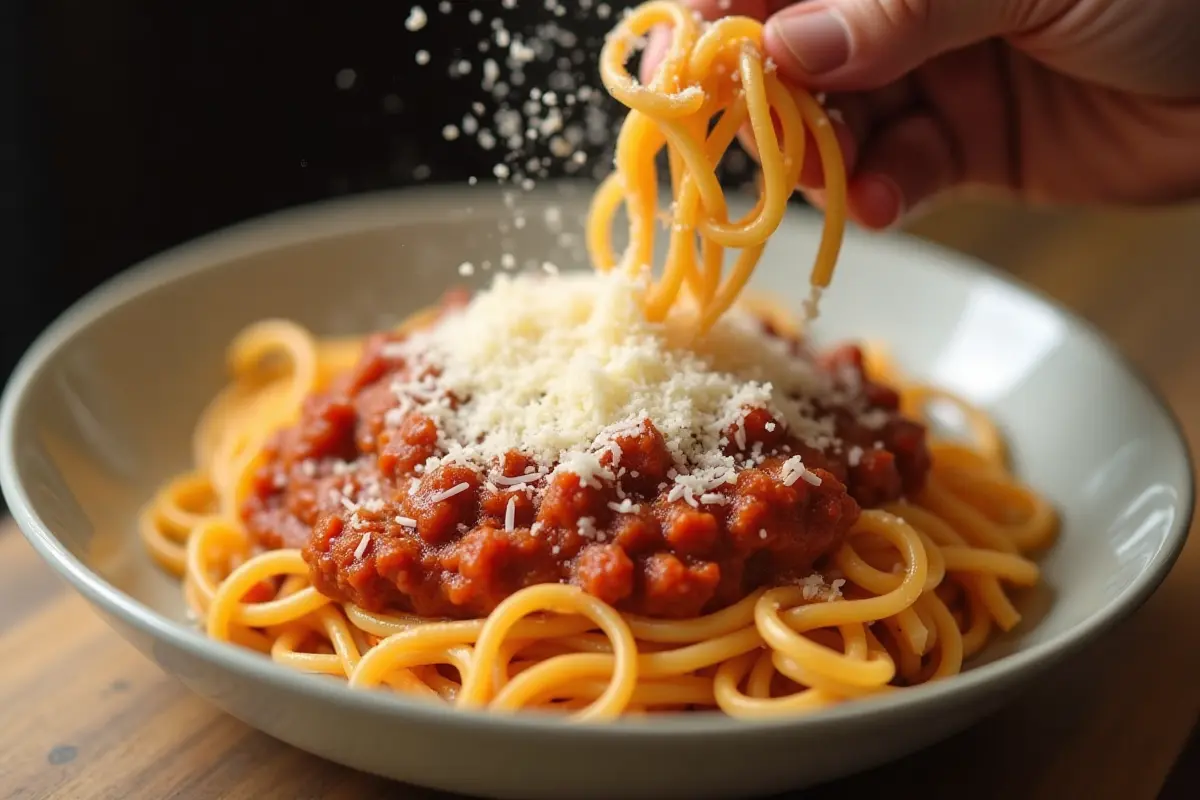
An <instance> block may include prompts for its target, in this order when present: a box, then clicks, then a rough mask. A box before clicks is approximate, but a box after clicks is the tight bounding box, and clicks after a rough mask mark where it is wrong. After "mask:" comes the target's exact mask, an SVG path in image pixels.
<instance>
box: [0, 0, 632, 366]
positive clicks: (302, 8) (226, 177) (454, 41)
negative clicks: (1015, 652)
mask: <svg viewBox="0 0 1200 800" xmlns="http://www.w3.org/2000/svg"><path fill="white" fill-rule="evenodd" d="M629 4H630V3H621V2H614V3H612V6H613V7H614V8H615V9H619V8H621V7H623V6H627V5H629ZM412 5H414V4H413V3H411V2H396V1H395V0H393V2H376V1H375V0H359V1H358V2H353V3H348V4H336V5H335V4H333V3H328V2H305V1H302V0H289V1H285V0H253V2H220V1H219V0H214V1H213V2H203V3H195V2H162V0H104V1H103V2H91V1H90V0H42V1H41V2H36V3H35V2H31V1H30V0H0V248H2V252H3V265H4V266H3V270H4V278H5V281H4V284H3V287H2V288H0V381H2V380H4V379H6V378H7V376H8V374H9V372H10V370H11V368H12V366H13V365H14V364H15V362H16V360H17V359H18V358H19V356H20V354H21V353H22V352H23V351H24V349H25V348H26V347H27V346H28V344H29V342H30V341H31V340H32V339H33V337H34V336H36V334H37V333H38V332H39V331H40V330H41V329H42V328H43V327H44V326H45V325H46V324H47V323H48V322H49V321H50V320H52V319H53V318H54V317H55V316H56V315H57V314H58V313H60V312H61V311H62V310H64V309H65V308H66V306H67V305H69V304H70V303H71V302H73V301H74V300H75V299H77V298H78V297H79V296H81V295H82V294H83V293H85V292H86V291H87V290H89V289H91V288H93V287H94V286H95V285H96V284H98V283H100V282H101V281H103V280H104V279H106V278H108V277H110V276H111V275H113V274H115V273H116V272H118V271H120V270H122V269H123V268H125V267H127V266H130V265H132V264H133V263H136V262H137V261H139V260H140V259H143V258H145V257H147V256H149V255H151V254H153V253H155V252H158V251H161V250H163V249H165V248H167V247H170V246H172V245H174V244H177V243H179V242H182V241H185V240H187V239H190V238H192V237H195V236H197V235H199V234H202V233H205V232H207V231H210V230H213V229H215V228H220V227H222V226H225V225H228V224H230V223H233V222H236V221H239V220H242V219H245V218H247V217H251V216H254V215H257V214H261V213H264V212H268V211H271V210H274V209H278V208H281V207H285V206H290V205H296V204H300V203H304V202H309V201H314V200H318V199H321V198H325V197H329V196H333V195H339V194H346V193H352V192H362V191H369V190H376V189H383V188H388V187H397V186H405V185H410V184H413V183H416V182H419V181H432V182H443V181H465V180H466V179H467V178H468V176H471V175H479V176H480V180H484V179H489V180H490V179H492V178H491V177H490V172H491V168H492V166H493V165H494V164H495V163H496V161H497V158H498V154H497V152H496V151H493V152H491V153H487V152H485V151H483V150H482V149H480V148H479V147H477V146H474V145H473V144H472V143H470V142H468V141H466V140H465V139H464V140H460V141H457V142H447V141H445V140H444V139H443V136H442V127H443V125H445V124H446V123H450V122H458V121H459V120H460V119H461V117H462V114H463V113H464V111H467V110H468V109H469V107H470V105H471V104H472V102H476V101H481V100H486V101H487V105H488V112H486V113H485V115H484V116H485V117H487V116H488V115H490V114H491V112H492V111H494V110H495V108H496V106H497V103H496V101H494V100H492V99H491V98H490V97H489V96H488V94H487V93H485V92H483V91H482V90H481V88H480V82H481V80H480V75H481V72H482V70H481V69H480V66H481V63H482V60H483V58H484V57H486V56H485V55H483V54H480V53H479V52H478V47H477V45H478V42H479V41H480V39H482V38H487V36H488V28H489V25H488V23H489V21H490V19H491V18H493V17H496V16H500V17H502V18H503V19H505V21H506V26H507V28H508V29H510V30H513V31H518V32H524V33H525V34H526V35H527V36H528V37H529V38H530V40H531V41H532V40H534V39H537V38H539V37H538V35H537V34H538V31H537V28H536V26H537V25H538V24H539V23H545V22H546V21H548V20H551V19H553V15H552V14H551V13H550V12H548V11H546V10H545V7H544V0H519V2H518V3H517V4H516V5H517V8H515V9H504V8H503V7H502V3H501V2H500V0H477V1H475V2H471V1H469V0H454V2H452V3H451V7H452V8H451V12H450V13H449V14H443V13H440V12H439V11H438V2H437V0H420V5H421V6H423V8H424V9H425V11H426V12H427V14H428V18H429V21H428V24H427V26H426V27H425V28H424V29H423V30H420V31H417V32H415V33H414V32H409V31H408V30H406V29H405V25H404V22H405V19H406V18H407V17H408V14H409V10H410V8H411V6H412ZM564 5H569V6H571V7H572V13H571V15H569V16H568V17H567V18H565V19H560V20H559V22H560V24H561V25H562V26H563V27H564V28H568V29H570V30H571V31H573V32H576V33H578V35H579V43H578V46H577V47H574V48H562V47H559V48H558V49H557V50H556V55H555V57H556V58H558V57H574V58H575V60H576V61H577V62H578V63H579V64H580V65H581V66H580V67H579V71H580V73H581V74H591V73H594V72H595V67H594V64H595V57H596V54H597V53H598V46H599V43H600V41H601V40H602V36H603V33H604V32H605V31H607V30H608V29H609V28H610V27H611V25H612V24H613V20H612V19H611V18H609V19H607V20H602V19H598V18H597V15H596V13H595V11H591V12H586V11H581V10H580V9H579V4H578V1H577V0H571V2H570V3H567V2H566V0H564ZM589 5H590V4H589ZM471 9H479V10H480V11H482V12H483V18H484V19H483V22H482V23H481V24H473V23H472V22H471V21H470V19H469V17H468V13H469V12H470V10H471ZM543 38H544V37H543ZM418 49H426V50H428V51H429V53H430V63H429V64H428V65H427V66H424V67H422V66H420V65H418V64H417V63H416V59H415V58H414V54H415V52H416V51H417V50H418ZM498 50H499V48H495V47H493V48H492V50H491V53H490V54H489V55H492V56H495V55H496V53H497V52H498ZM575 50H579V51H580V52H578V53H576V52H574V51H575ZM460 54H464V55H469V56H471V60H472V62H473V66H474V69H473V72H472V74H471V75H469V76H466V77H465V78H453V77H451V76H450V75H449V65H450V64H451V62H452V61H453V60H454V59H455V58H456V57H457V56H458V55H460ZM550 68H551V65H550V64H538V65H534V66H532V67H530V69H529V70H528V72H527V75H526V78H527V80H526V87H525V90H526V91H527V90H528V88H529V87H531V86H535V85H544V82H545V80H546V79H547V75H548V70H549V69H550ZM347 70H352V71H353V81H352V85H349V86H347V84H348V83H350V81H349V80H348V79H347V78H348V76H349V74H350V73H348V72H346V71H347ZM339 73H340V74H341V78H340V79H339ZM590 80H591V83H592V84H593V85H596V81H595V79H594V78H591V79H590ZM339 82H340V84H341V85H340V86H339ZM524 96H525V94H524V93H522V94H521V95H520V97H521V98H524ZM514 97H515V94H514ZM518 102H519V101H518ZM601 149H602V148H601ZM591 163H592V164H600V163H603V159H602V158H597V159H595V160H594V161H593V162H591ZM422 165H424V166H422ZM589 168H591V167H590V166H589ZM561 171H562V170H561V169H558V168H557V167H552V169H551V173H556V172H561Z"/></svg>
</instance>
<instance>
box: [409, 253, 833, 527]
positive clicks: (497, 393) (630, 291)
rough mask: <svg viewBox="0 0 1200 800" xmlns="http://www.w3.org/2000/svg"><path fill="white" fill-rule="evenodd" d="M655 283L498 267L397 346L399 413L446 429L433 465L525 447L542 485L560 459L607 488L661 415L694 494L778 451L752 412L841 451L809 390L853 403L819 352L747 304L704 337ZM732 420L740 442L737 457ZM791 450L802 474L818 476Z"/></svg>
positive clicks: (615, 275)
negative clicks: (635, 440)
mask: <svg viewBox="0 0 1200 800" xmlns="http://www.w3.org/2000/svg"><path fill="white" fill-rule="evenodd" d="M643 291H644V285H643V284H642V283H640V282H639V281H638V280H637V279H634V278H632V277H629V276H628V275H625V274H622V273H620V272H612V273H608V274H598V273H593V272H586V273H565V274H562V275H539V274H526V273H521V274H515V275H510V274H503V273H502V274H499V275H497V277H496V278H495V280H494V282H493V284H492V285H491V287H490V288H489V289H488V290H486V291H483V292H481V293H479V294H477V295H476V296H475V297H474V298H473V300H472V301H471V302H470V303H468V304H467V305H466V306H465V307H463V308H462V309H459V310H455V311H452V312H450V313H448V314H447V315H446V316H444V317H443V318H442V319H441V320H440V322H439V323H438V324H436V325H435V326H434V327H433V328H431V329H428V330H425V331H422V332H419V333H417V334H415V335H413V336H411V337H409V338H407V339H404V340H402V341H399V342H396V343H394V344H391V345H389V346H388V351H387V353H386V355H388V356H391V357H397V358H403V359H404V360H405V361H406V362H407V364H408V365H409V366H410V369H409V370H408V374H410V375H412V376H414V379H412V380H407V381H398V382H396V383H394V384H393V385H392V387H391V389H392V391H393V392H394V393H395V395H396V399H397V406H396V407H395V409H394V410H393V411H392V412H391V413H390V414H389V415H388V419H387V422H388V424H389V425H399V424H400V423H401V422H402V421H403V419H404V417H405V416H406V415H408V414H409V413H410V412H412V411H414V410H416V411H419V412H421V413H422V414H424V415H426V416H427V417H429V418H430V419H431V420H433V422H434V423H435V424H436V426H437V428H438V430H439V442H438V445H439V446H438V452H439V455H437V456H435V457H434V458H431V459H430V460H429V461H428V462H427V463H426V464H425V465H424V469H423V470H421V471H422V472H428V471H430V470H433V469H436V468H437V467H439V466H441V465H443V464H446V463H458V464H464V465H468V466H471V467H474V468H476V469H478V470H480V471H484V470H487V469H489V468H491V467H492V465H494V464H495V463H496V461H498V460H499V459H501V458H502V457H503V456H504V455H505V453H507V452H509V451H511V450H516V451H519V452H522V453H524V454H526V455H528V456H530V457H532V458H533V459H534V461H535V462H536V463H537V464H538V466H537V467H536V468H534V469H533V470H532V471H531V472H530V476H529V482H530V483H532V482H533V481H534V480H535V479H536V478H537V477H540V476H542V475H545V474H548V473H550V472H551V471H552V470H554V471H568V472H573V473H575V474H577V475H578V476H579V477H580V479H581V482H583V483H585V484H589V485H594V486H599V485H600V482H601V481H602V480H608V481H613V480H616V479H617V477H618V476H617V475H614V474H613V473H612V471H610V470H609V469H606V468H605V467H604V466H602V464H601V462H600V456H601V455H602V454H603V452H604V451H605V450H606V449H610V450H612V451H613V454H614V456H619V449H616V448H614V447H613V442H614V440H615V438H616V437H618V436H620V435H621V434H622V432H630V431H632V430H635V429H636V428H637V427H638V426H639V425H640V424H641V422H642V421H643V420H646V419H649V420H650V421H652V422H653V424H654V425H655V426H656V427H657V428H658V430H659V431H660V432H661V433H662V435H663V438H664V440H665V442H666V445H667V448H668V450H669V451H670V453H671V455H672V457H673V459H674V461H675V465H674V466H675V469H674V470H673V473H672V478H673V480H674V481H675V483H676V489H673V490H672V491H674V492H676V494H677V496H678V497H682V498H683V499H685V500H687V501H688V502H690V503H693V504H695V503H696V502H697V501H698V500H699V498H701V497H703V495H704V494H705V493H711V492H712V490H714V489H716V488H718V487H720V486H721V485H723V484H726V483H732V482H734V480H735V478H736V472H737V470H738V469H739V468H744V467H748V466H753V465H755V464H756V463H761V462H762V460H763V458H764V457H765V455H769V454H764V453H763V452H761V445H751V446H750V447H749V448H747V447H746V442H745V440H744V434H742V437H741V438H740V440H739V437H738V434H737V427H736V426H737V425H738V424H740V423H741V421H742V420H744V418H745V415H746V413H747V410H748V409H752V408H763V409H766V410H767V411H768V412H769V413H770V414H771V415H772V416H773V418H774V419H775V420H776V424H779V425H782V426H784V427H785V429H786V430H787V431H788V432H789V433H791V434H792V435H793V436H797V437H799V438H800V439H801V440H802V441H804V442H805V444H807V445H809V446H811V447H814V448H817V449H822V450H824V449H828V448H831V447H835V446H838V444H839V443H838V442H837V440H836V439H835V438H834V424H833V421H832V419H831V418H828V417H824V418H822V417H820V416H819V415H817V414H816V413H815V412H814V410H813V405H812V403H811V399H812V398H823V399H826V400H828V401H830V402H831V403H838V402H839V401H840V400H843V399H844V398H839V397H838V394H839V391H838V389H837V388H836V387H835V386H834V383H833V381H832V379H831V378H830V376H828V375H827V374H825V373H824V372H822V371H821V370H819V369H818V368H817V367H816V365H815V364H814V363H813V361H812V359H811V357H810V356H808V355H807V354H796V353H794V352H793V351H792V349H791V348H789V346H788V344H787V343H786V342H783V341H781V340H779V339H776V338H775V337H770V336H768V335H766V334H765V333H764V332H763V331H762V328H761V325H760V324H759V322H758V321H757V320H756V319H754V318H752V317H750V316H749V315H747V314H742V313H731V314H728V315H726V317H725V318H723V319H722V320H721V321H719V322H718V323H717V325H715V326H714V328H713V329H712V330H711V331H710V332H709V333H708V334H707V335H706V336H705V337H704V338H703V339H702V340H700V341H693V339H692V333H691V331H692V328H691V327H690V326H689V325H687V322H688V320H687V319H686V318H685V317H682V316H679V315H676V316H673V317H671V318H669V319H668V320H667V321H666V322H664V323H651V322H648V321H647V320H646V318H645V316H644V315H643V312H642V305H641V302H640V298H641V296H642V293H643ZM434 376H436V377H434ZM451 396H452V397H454V398H455V399H456V400H457V401H458V405H457V407H452V403H451V400H450V398H451ZM731 428H732V429H733V430H734V431H735V433H734V434H733V438H734V441H735V443H738V444H739V445H740V446H738V447H735V448H733V450H734V455H726V454H725V453H724V450H725V449H726V445H727V444H728V441H727V439H726V438H725V436H726V432H727V431H729V430H730V429H731ZM791 460H792V461H796V462H797V463H796V464H793V465H791V469H790V472H791V475H792V480H794V479H795V478H796V477H805V474H806V471H805V470H804V468H803V465H802V464H799V463H798V462H799V459H798V457H794V458H793V459H791ZM617 466H618V465H617V464H613V467H614V468H616V467H617ZM808 474H809V475H810V476H811V473H808ZM811 477H812V478H815V476H811ZM493 479H494V478H493ZM806 479H808V478H806ZM810 482H812V481H811V480H810ZM721 500H722V498H720V497H719V496H717V497H716V498H714V499H712V502H719V501H721Z"/></svg>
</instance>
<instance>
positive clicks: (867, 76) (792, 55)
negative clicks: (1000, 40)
mask: <svg viewBox="0 0 1200 800" xmlns="http://www.w3.org/2000/svg"><path fill="white" fill-rule="evenodd" d="M1073 1H1074V0H978V1H977V0H808V2H801V3H796V4H795V5H792V6H790V7H789V8H786V9H784V10H783V11H780V12H779V13H778V14H776V15H775V16H774V17H772V18H771V19H770V21H769V22H768V23H767V28H766V33H765V43H766V50H767V54H768V55H769V56H770V57H771V58H772V59H774V61H775V63H776V64H778V65H779V67H780V69H781V70H783V72H784V74H786V75H787V76H788V77H790V78H792V79H793V80H796V81H798V82H801V83H803V84H805V85H807V86H811V87H813V88H815V89H822V90H828V91H861V90H866V89H874V88H877V87H879V86H883V85H885V84H888V83H891V82H893V81H895V80H897V79H898V78H900V77H901V76H902V75H904V74H905V73H907V72H910V71H912V70H913V69H915V68H916V67H918V66H920V65H921V64H922V63H924V62H926V61H928V60H930V59H931V58H934V57H935V56H938V55H941V54H942V53H945V52H947V51H949V50H955V49H958V48H960V47H965V46H967V45H970V44H975V43H978V42H982V41H984V40H986V39H990V38H992V37H995V36H1006V35H1012V34H1016V33H1020V32H1023V31H1026V30H1032V29H1033V28H1036V27H1038V26H1040V25H1044V24H1047V23H1049V22H1051V21H1052V20H1053V19H1054V18H1055V17H1056V16H1057V15H1058V14H1060V13H1062V11H1063V9H1064V8H1065V7H1066V6H1069V5H1071V4H1072V3H1073Z"/></svg>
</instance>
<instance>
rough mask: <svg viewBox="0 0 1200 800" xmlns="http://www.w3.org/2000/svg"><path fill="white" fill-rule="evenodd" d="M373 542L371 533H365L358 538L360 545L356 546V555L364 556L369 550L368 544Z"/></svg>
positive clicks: (357, 556) (358, 556)
mask: <svg viewBox="0 0 1200 800" xmlns="http://www.w3.org/2000/svg"><path fill="white" fill-rule="evenodd" d="M370 543H371V534H369V533H364V534H363V535H362V538H361V539H359V540H358V547H356V548H354V557H355V558H362V557H363V554H364V553H366V552H367V545H368V544H370Z"/></svg>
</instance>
